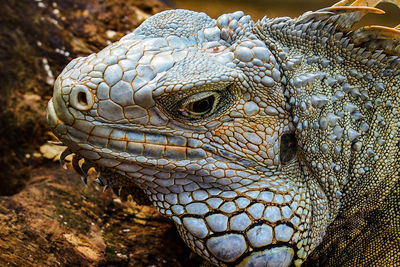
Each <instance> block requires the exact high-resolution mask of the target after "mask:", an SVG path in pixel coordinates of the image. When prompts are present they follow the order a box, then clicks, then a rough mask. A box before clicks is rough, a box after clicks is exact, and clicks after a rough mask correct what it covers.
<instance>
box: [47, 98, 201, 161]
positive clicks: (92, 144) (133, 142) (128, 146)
mask: <svg viewBox="0 0 400 267" xmlns="http://www.w3.org/2000/svg"><path fill="white" fill-rule="evenodd" d="M55 105H57V103H54V101H53V100H50V101H49V104H48V108H47V120H48V121H49V125H50V127H52V128H53V129H54V130H55V133H56V134H57V135H58V137H59V138H60V139H62V140H63V141H65V142H67V143H70V142H71V141H72V142H74V143H75V144H77V146H79V149H78V148H77V149H78V150H79V152H80V153H83V154H84V156H85V157H87V158H88V159H90V160H95V159H96V157H94V156H93V157H90V156H87V155H85V153H84V151H82V150H89V151H92V152H94V153H98V154H100V155H102V156H105V157H111V158H113V157H112V156H113V155H114V156H115V158H118V159H124V158H125V161H128V162H132V161H133V162H139V163H145V162H148V161H149V160H151V159H168V160H186V159H190V160H192V159H201V158H204V157H206V152H205V151H204V150H203V149H202V148H200V145H201V142H200V141H197V140H196V139H193V138H188V137H185V136H182V135H180V136H176V135H175V136H173V135H172V134H171V133H169V131H168V129H164V130H163V131H160V129H143V127H139V126H132V125H129V126H124V125H116V124H112V123H103V122H102V123H101V125H98V124H96V122H89V121H84V122H82V121H78V122H74V123H73V124H72V125H68V124H66V123H64V122H63V121H62V119H61V118H60V117H62V116H63V115H61V116H59V113H58V112H57V107H55ZM78 123H79V129H78V127H74V126H77V125H76V124H78ZM83 124H85V125H83ZM82 129H84V130H82ZM77 152H78V151H77ZM107 155H108V156H107ZM156 164H157V165H159V163H156Z"/></svg>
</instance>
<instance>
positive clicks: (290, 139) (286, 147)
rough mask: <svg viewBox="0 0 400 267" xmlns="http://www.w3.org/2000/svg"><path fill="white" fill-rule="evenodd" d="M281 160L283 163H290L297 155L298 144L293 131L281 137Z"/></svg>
mask: <svg viewBox="0 0 400 267" xmlns="http://www.w3.org/2000/svg"><path fill="white" fill-rule="evenodd" d="M279 150H280V154H279V156H280V162H281V164H282V165H287V164H289V163H290V162H291V161H292V160H293V159H294V158H295V156H296V153H297V144H296V137H295V135H294V134H293V133H289V134H284V135H282V137H281V146H280V149H279Z"/></svg>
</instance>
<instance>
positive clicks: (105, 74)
mask: <svg viewBox="0 0 400 267" xmlns="http://www.w3.org/2000/svg"><path fill="white" fill-rule="evenodd" d="M191 17H196V19H197V20H196V23H195V24H193V25H192V24H190V23H191V21H195V20H194V19H193V18H191ZM199 17H200V18H201V19H200V20H202V21H199ZM187 22H190V23H189V24H187ZM200 22H201V23H200ZM199 24H201V25H202V27H200V26H198V25H199ZM177 25H178V26H177ZM179 25H180V26H179ZM179 27H183V31H185V32H183V33H178V31H177V29H178V28H179ZM185 27H187V28H185ZM253 30H254V23H253V21H252V20H251V19H250V17H249V16H244V15H243V13H242V12H235V13H233V14H226V15H223V16H221V17H220V18H218V20H217V21H215V20H212V19H210V18H209V17H208V16H206V15H205V14H200V13H195V12H190V11H182V10H178V11H167V12H163V13H160V14H158V15H156V16H154V17H152V18H150V19H148V20H146V22H144V23H143V24H142V25H141V26H140V27H139V28H138V29H137V30H135V31H134V32H133V33H132V34H129V35H127V36H125V37H124V38H123V39H121V41H119V42H117V43H114V44H112V45H110V46H108V47H107V48H105V49H104V50H102V51H100V52H99V53H97V54H92V55H90V56H89V57H87V58H78V59H75V60H74V61H72V62H71V63H70V64H69V65H68V66H67V67H66V68H65V70H64V71H63V72H62V73H61V75H60V76H59V78H58V79H57V81H56V84H55V89H54V95H53V99H52V100H51V101H50V102H49V105H48V121H49V124H50V126H51V127H52V129H53V131H54V132H55V134H56V135H57V136H58V137H59V138H60V140H61V141H62V142H64V143H65V144H66V145H68V147H69V148H70V149H71V150H73V151H74V152H75V153H77V154H79V155H81V156H82V157H84V158H85V159H87V160H88V161H90V162H92V163H93V164H95V165H97V166H100V167H101V168H107V169H109V170H112V171H114V172H116V173H118V174H121V175H122V176H123V177H124V179H116V178H115V179H114V178H113V177H112V176H110V177H106V180H107V181H106V182H107V183H108V184H109V185H110V186H111V187H116V188H119V187H121V186H127V187H129V185H131V184H135V185H138V186H139V187H140V188H142V189H143V190H144V192H145V193H146V194H147V195H148V196H149V199H150V200H151V201H152V202H153V204H154V205H155V206H156V207H157V209H158V210H159V211H160V212H161V213H162V214H164V215H166V216H168V217H169V218H171V219H172V220H173V221H174V222H175V224H176V226H177V228H178V230H179V233H180V234H181V236H182V238H183V239H184V241H185V242H186V243H187V244H188V245H189V246H190V247H191V248H192V249H193V250H194V251H195V252H196V253H198V254H199V255H201V256H202V257H204V258H205V259H207V260H209V261H211V263H213V264H216V265H225V264H228V265H229V264H235V265H239V266H253V265H257V264H261V265H266V266H289V265H290V264H292V263H294V264H296V265H301V263H302V262H303V261H304V260H305V259H306V258H307V256H308V255H309V254H310V253H311V251H312V250H313V249H314V248H315V247H316V246H317V245H318V244H319V243H320V242H321V240H322V237H323V235H324V232H325V230H326V227H327V225H328V223H329V222H330V220H331V219H332V217H333V216H332V214H330V209H329V208H328V200H327V196H326V194H325V190H324V188H322V187H321V185H320V182H319V181H318V180H316V179H313V178H312V177H313V175H311V173H310V172H309V166H307V165H304V164H303V163H302V162H301V161H300V160H299V159H300V157H301V156H302V155H301V154H300V153H301V151H300V152H299V151H297V150H296V149H295V147H296V146H297V144H296V140H295V137H294V134H295V128H294V126H293V118H292V115H291V107H290V105H289V104H288V101H289V100H288V96H287V95H284V93H285V90H286V79H288V77H286V76H288V75H289V74H290V73H286V72H285V69H283V68H282V65H285V64H288V62H287V61H286V62H285V57H283V56H282V57H280V53H284V51H283V48H282V47H281V46H280V45H279V44H278V43H274V42H272V41H271V40H265V38H260V37H257V35H256V34H255V33H254V32H253ZM210 103H211V104H210ZM208 104H210V108H208V106H207V105H208ZM202 109H205V110H206V111H204V112H203V111H202ZM200 111H202V112H203V113H202V114H201V115H198V113H199V112H200Z"/></svg>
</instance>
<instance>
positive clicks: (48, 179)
mask: <svg viewBox="0 0 400 267" xmlns="http://www.w3.org/2000/svg"><path fill="white" fill-rule="evenodd" d="M31 174H32V178H31V179H30V181H29V184H28V185H27V186H26V187H25V188H24V190H22V191H21V192H19V193H17V194H15V195H13V196H11V197H0V229H1V231H0V265H1V266H6V265H8V264H11V265H12V266H30V265H36V266H37V265H39V266H60V265H61V266H65V265H68V266H71V265H73V266H92V265H101V266H113V265H118V266H121V265H122V266H124V265H128V266H149V265H154V266H188V265H191V264H193V263H194V264H196V260H198V258H193V259H191V258H190V257H189V255H190V252H189V249H188V248H186V246H185V245H184V244H183V242H182V241H181V240H180V238H179V236H178V234H177V232H176V230H175V227H174V226H173V225H172V224H171V223H170V222H169V221H166V220H165V218H163V217H162V216H161V215H159V213H158V212H157V211H156V210H154V209H153V208H152V207H149V206H138V205H135V204H134V203H133V202H129V201H128V202H122V203H121V201H120V200H119V199H117V198H115V196H113V194H111V192H110V191H109V190H107V191H105V192H103V190H102V189H100V188H99V187H97V186H95V184H94V183H89V186H88V188H85V187H83V186H82V183H81V182H80V179H79V176H78V175H76V174H75V173H74V172H73V171H71V170H70V171H66V170H63V169H62V168H61V167H58V166H50V165H46V166H43V167H40V168H38V169H35V170H33V171H32V173H31ZM189 262H190V263H189ZM191 266H193V265H191Z"/></svg>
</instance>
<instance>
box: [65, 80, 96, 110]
mask: <svg viewBox="0 0 400 267" xmlns="http://www.w3.org/2000/svg"><path fill="white" fill-rule="evenodd" d="M70 104H71V106H72V107H73V108H76V109H78V110H81V111H85V110H89V109H91V108H92V107H93V95H92V93H91V92H90V91H89V89H88V88H87V87H86V86H84V85H77V86H75V87H74V88H72V91H71V95H70Z"/></svg>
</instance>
